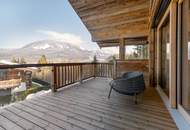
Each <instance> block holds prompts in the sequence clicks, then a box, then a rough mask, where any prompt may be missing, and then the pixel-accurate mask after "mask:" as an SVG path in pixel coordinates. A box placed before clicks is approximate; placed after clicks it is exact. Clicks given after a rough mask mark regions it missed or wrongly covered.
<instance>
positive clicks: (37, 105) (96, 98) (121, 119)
mask: <svg viewBox="0 0 190 130" xmlns="http://www.w3.org/2000/svg"><path fill="white" fill-rule="evenodd" d="M109 81H110V80H108V79H103V78H96V79H93V80H89V81H87V82H84V83H83V84H81V85H75V86H74V87H71V88H68V89H65V90H61V91H58V92H56V93H48V94H44V95H41V96H39V97H35V98H33V99H29V100H25V101H22V102H19V103H15V104H13V105H11V106H8V107H6V108H4V109H3V110H2V111H1V112H0V130H1V129H2V130H9V129H13V128H14V129H31V130H35V129H39V130H42V129H47V130H52V129H53V130H59V129H60V130H61V129H67V130H89V129H90V130H131V129H132V130H153V129H154V130H174V129H177V127H176V124H175V123H174V121H173V120H172V118H171V116H170V114H169V112H168V111H167V109H166V107H165V106H164V104H163V102H162V100H161V99H160V97H159V95H158V94H157V93H156V91H155V89H153V88H147V90H146V91H145V94H144V100H143V102H139V104H138V105H135V104H134V100H133V99H132V98H131V97H128V96H124V95H120V94H118V93H116V92H114V91H113V93H112V95H111V98H110V99H108V98H107V95H108V92H109V85H108V83H109ZM2 121H3V123H1V122H2Z"/></svg>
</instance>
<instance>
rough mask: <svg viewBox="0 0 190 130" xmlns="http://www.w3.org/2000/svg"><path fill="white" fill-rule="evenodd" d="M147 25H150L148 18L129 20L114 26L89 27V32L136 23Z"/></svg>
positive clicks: (113, 24)
mask: <svg viewBox="0 0 190 130" xmlns="http://www.w3.org/2000/svg"><path fill="white" fill-rule="evenodd" d="M139 22H140V23H147V24H148V18H146V17H145V18H144V17H143V18H138V19H132V20H127V21H121V22H117V23H112V24H106V25H101V26H94V27H89V28H88V29H89V31H95V30H100V29H105V28H113V27H117V26H121V25H127V24H132V25H133V24H134V23H139Z"/></svg>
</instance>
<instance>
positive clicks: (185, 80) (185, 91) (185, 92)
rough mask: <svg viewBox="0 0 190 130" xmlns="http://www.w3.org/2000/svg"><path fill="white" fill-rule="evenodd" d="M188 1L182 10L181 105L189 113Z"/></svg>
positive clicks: (189, 27) (189, 12) (189, 55)
mask: <svg viewBox="0 0 190 130" xmlns="http://www.w3.org/2000/svg"><path fill="white" fill-rule="evenodd" d="M189 4H190V0H185V1H184V2H183V9H182V89H181V90H182V96H181V97H182V105H183V107H184V108H185V109H186V110H188V111H189V113H190V8H189V7H190V6H189Z"/></svg>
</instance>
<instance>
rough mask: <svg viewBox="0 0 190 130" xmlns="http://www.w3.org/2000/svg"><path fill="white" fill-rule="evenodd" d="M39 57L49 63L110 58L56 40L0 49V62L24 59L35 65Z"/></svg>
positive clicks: (97, 52)
mask: <svg viewBox="0 0 190 130" xmlns="http://www.w3.org/2000/svg"><path fill="white" fill-rule="evenodd" d="M41 55H45V56H46V57H47V59H48V61H49V62H85V61H92V60H93V57H94V55H96V56H97V59H99V60H105V59H107V58H108V57H109V56H110V54H106V53H103V52H101V51H88V50H84V49H82V48H80V47H77V46H74V45H71V44H69V43H65V42H62V41H56V40H41V41H36V42H33V43H30V44H28V45H26V46H24V47H22V48H19V49H12V50H10V49H9V50H8V49H0V60H2V59H3V60H11V59H12V58H13V57H15V58H18V57H24V58H25V60H26V61H27V63H36V62H37V61H38V59H39V58H40V56H41Z"/></svg>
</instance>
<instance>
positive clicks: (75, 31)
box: [0, 0, 98, 49]
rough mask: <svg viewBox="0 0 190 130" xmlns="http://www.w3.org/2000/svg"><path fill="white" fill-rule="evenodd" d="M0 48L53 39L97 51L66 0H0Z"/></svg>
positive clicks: (17, 46) (16, 46)
mask: <svg viewBox="0 0 190 130" xmlns="http://www.w3.org/2000/svg"><path fill="white" fill-rule="evenodd" d="M0 2H1V4H0V30H1V31H0V48H19V47H22V46H24V45H26V44H28V43H30V42H33V41H37V40H44V39H52V38H57V37H58V38H65V39H67V40H68V39H69V38H71V40H73V42H76V44H80V45H82V46H83V47H86V48H88V49H96V48H98V47H97V45H96V43H92V42H91V36H90V34H89V32H88V31H87V29H86V28H85V26H84V25H83V23H82V22H81V20H80V18H79V17H78V16H77V14H76V13H75V12H74V10H73V9H72V7H71V5H70V4H69V2H68V1H67V0H0Z"/></svg>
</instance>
